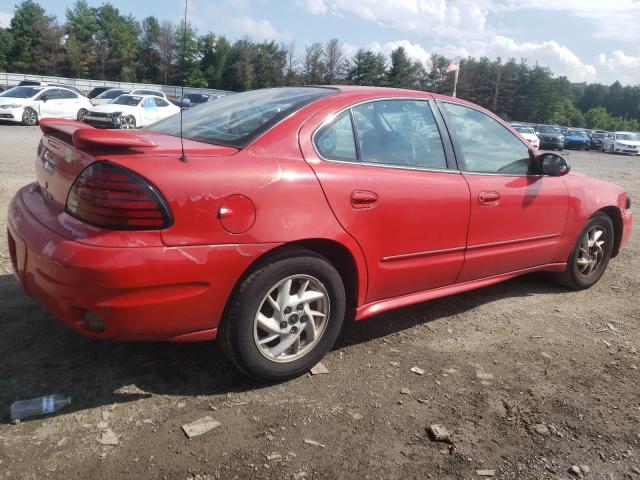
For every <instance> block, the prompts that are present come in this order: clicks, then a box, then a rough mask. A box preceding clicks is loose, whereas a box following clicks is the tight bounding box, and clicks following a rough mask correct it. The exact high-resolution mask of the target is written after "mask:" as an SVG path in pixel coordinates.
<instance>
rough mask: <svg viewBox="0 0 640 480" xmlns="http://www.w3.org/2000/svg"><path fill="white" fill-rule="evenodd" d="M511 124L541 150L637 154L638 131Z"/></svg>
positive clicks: (639, 145) (639, 150) (639, 137)
mask: <svg viewBox="0 0 640 480" xmlns="http://www.w3.org/2000/svg"><path fill="white" fill-rule="evenodd" d="M511 126H512V127H513V128H514V129H515V130H517V131H518V132H519V133H520V135H522V136H523V137H524V138H525V140H527V141H528V142H529V143H530V144H531V145H532V146H534V147H535V148H539V149H541V150H563V149H565V148H567V149H577V150H582V149H584V150H600V151H602V152H608V153H626V154H632V155H640V132H607V131H604V130H590V129H586V128H572V127H564V126H561V125H540V124H535V123H522V122H514V123H511Z"/></svg>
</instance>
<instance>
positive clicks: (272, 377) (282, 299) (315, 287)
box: [218, 249, 345, 381]
mask: <svg viewBox="0 0 640 480" xmlns="http://www.w3.org/2000/svg"><path fill="white" fill-rule="evenodd" d="M344 315H345V290H344V285H343V282H342V279H341V277H340V274H339V273H338V272H337V271H336V269H335V268H334V267H333V266H332V265H331V264H330V263H329V262H328V261H327V260H326V259H325V258H324V257H322V256H321V255H318V254H316V253H315V252H312V251H310V250H306V249H295V250H290V251H285V252H282V253H280V254H278V255H276V256H274V257H271V258H270V259H268V260H267V261H266V262H264V263H263V264H261V265H258V266H257V267H256V268H255V270H254V271H253V272H252V273H251V274H250V275H249V276H248V277H247V278H246V279H245V280H244V281H243V282H242V283H241V284H240V286H239V287H238V288H237V290H236V292H235V293H234V295H233V296H232V298H231V300H230V303H229V305H228V308H227V313H226V315H225V318H224V319H223V321H222V324H221V325H220V327H219V328H218V334H219V337H218V338H219V341H220V346H221V347H222V349H223V351H224V352H225V354H226V355H227V357H228V358H229V360H230V361H231V362H232V363H233V364H234V365H235V366H236V367H237V368H238V369H239V370H241V371H242V372H243V373H245V374H246V375H248V376H250V377H252V378H255V379H259V380H266V381H279V380H284V379H287V378H291V377H295V376H298V375H301V374H303V373H305V372H307V371H308V370H309V369H310V368H311V367H312V366H313V365H315V364H316V363H317V362H318V361H319V360H320V359H321V358H322V357H323V356H324V355H325V354H326V353H327V352H328V351H329V349H331V347H332V346H333V344H334V343H335V341H336V338H337V337H338V334H339V333H340V329H341V328H342V322H343V319H344Z"/></svg>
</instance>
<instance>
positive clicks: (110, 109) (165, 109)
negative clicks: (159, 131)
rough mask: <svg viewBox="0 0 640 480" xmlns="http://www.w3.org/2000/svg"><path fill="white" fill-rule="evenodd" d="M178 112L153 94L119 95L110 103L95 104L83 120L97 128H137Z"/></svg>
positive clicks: (173, 106)
mask: <svg viewBox="0 0 640 480" xmlns="http://www.w3.org/2000/svg"><path fill="white" fill-rule="evenodd" d="M179 112H180V107H177V106H175V105H174V104H172V103H170V102H169V101H167V100H165V99H164V98H160V97H156V96H153V95H132V94H126V95H120V96H119V97H118V98H116V99H115V100H113V101H112V102H111V103H106V104H104V105H96V106H94V107H93V108H91V110H89V112H88V113H87V114H86V115H85V117H84V122H85V123H88V124H89V125H93V126H94V127H98V128H139V127H144V126H147V125H149V124H151V123H154V122H157V121H158V120H162V119H163V118H167V117H170V116H171V115H174V114H176V113H179Z"/></svg>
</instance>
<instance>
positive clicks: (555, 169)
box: [538, 153, 571, 177]
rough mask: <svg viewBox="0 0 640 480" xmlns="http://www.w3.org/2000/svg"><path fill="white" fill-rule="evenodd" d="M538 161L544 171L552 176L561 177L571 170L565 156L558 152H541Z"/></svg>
mask: <svg viewBox="0 0 640 480" xmlns="http://www.w3.org/2000/svg"><path fill="white" fill-rule="evenodd" d="M538 162H539V165H540V170H541V171H542V173H543V174H544V175H549V176H550V177H561V176H562V175H566V174H567V173H569V171H570V170H571V167H570V166H569V164H568V163H567V161H566V160H565V158H564V157H563V156H561V155H558V154H556V153H541V154H540V155H538Z"/></svg>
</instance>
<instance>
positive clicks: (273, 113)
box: [149, 87, 336, 148]
mask: <svg viewBox="0 0 640 480" xmlns="http://www.w3.org/2000/svg"><path fill="white" fill-rule="evenodd" d="M335 92H336V90H334V89H330V88H316V87H284V88H269V89H264V90H253V91H250V92H244V93H235V94H233V95H228V96H226V97H222V98H220V99H218V100H216V101H215V102H206V103H202V104H200V105H198V106H197V107H193V108H192V109H190V110H187V111H185V112H183V114H182V118H183V126H182V131H183V135H184V138H188V139H190V140H196V141H198V142H204V143H213V144H216V145H226V146H230V147H238V148H243V147H246V146H247V145H249V144H250V143H251V142H252V141H253V140H254V139H256V138H257V137H258V136H259V135H261V134H262V133H264V132H266V131H267V130H268V129H269V128H271V127H272V126H273V125H275V124H276V123H278V122H279V121H280V120H282V119H283V118H285V117H287V116H288V115H290V114H291V113H293V112H295V111H296V110H299V109H300V108H302V107H304V106H305V105H308V104H309V103H311V102H314V101H316V100H318V99H320V98H322V97H325V96H327V95H330V94H331V93H335ZM149 129H150V130H153V131H156V132H160V133H165V134H167V135H173V136H176V137H178V136H180V115H175V116H173V117H169V118H167V119H165V120H161V121H159V122H157V123H154V124H153V125H152V126H151V127H149Z"/></svg>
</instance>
